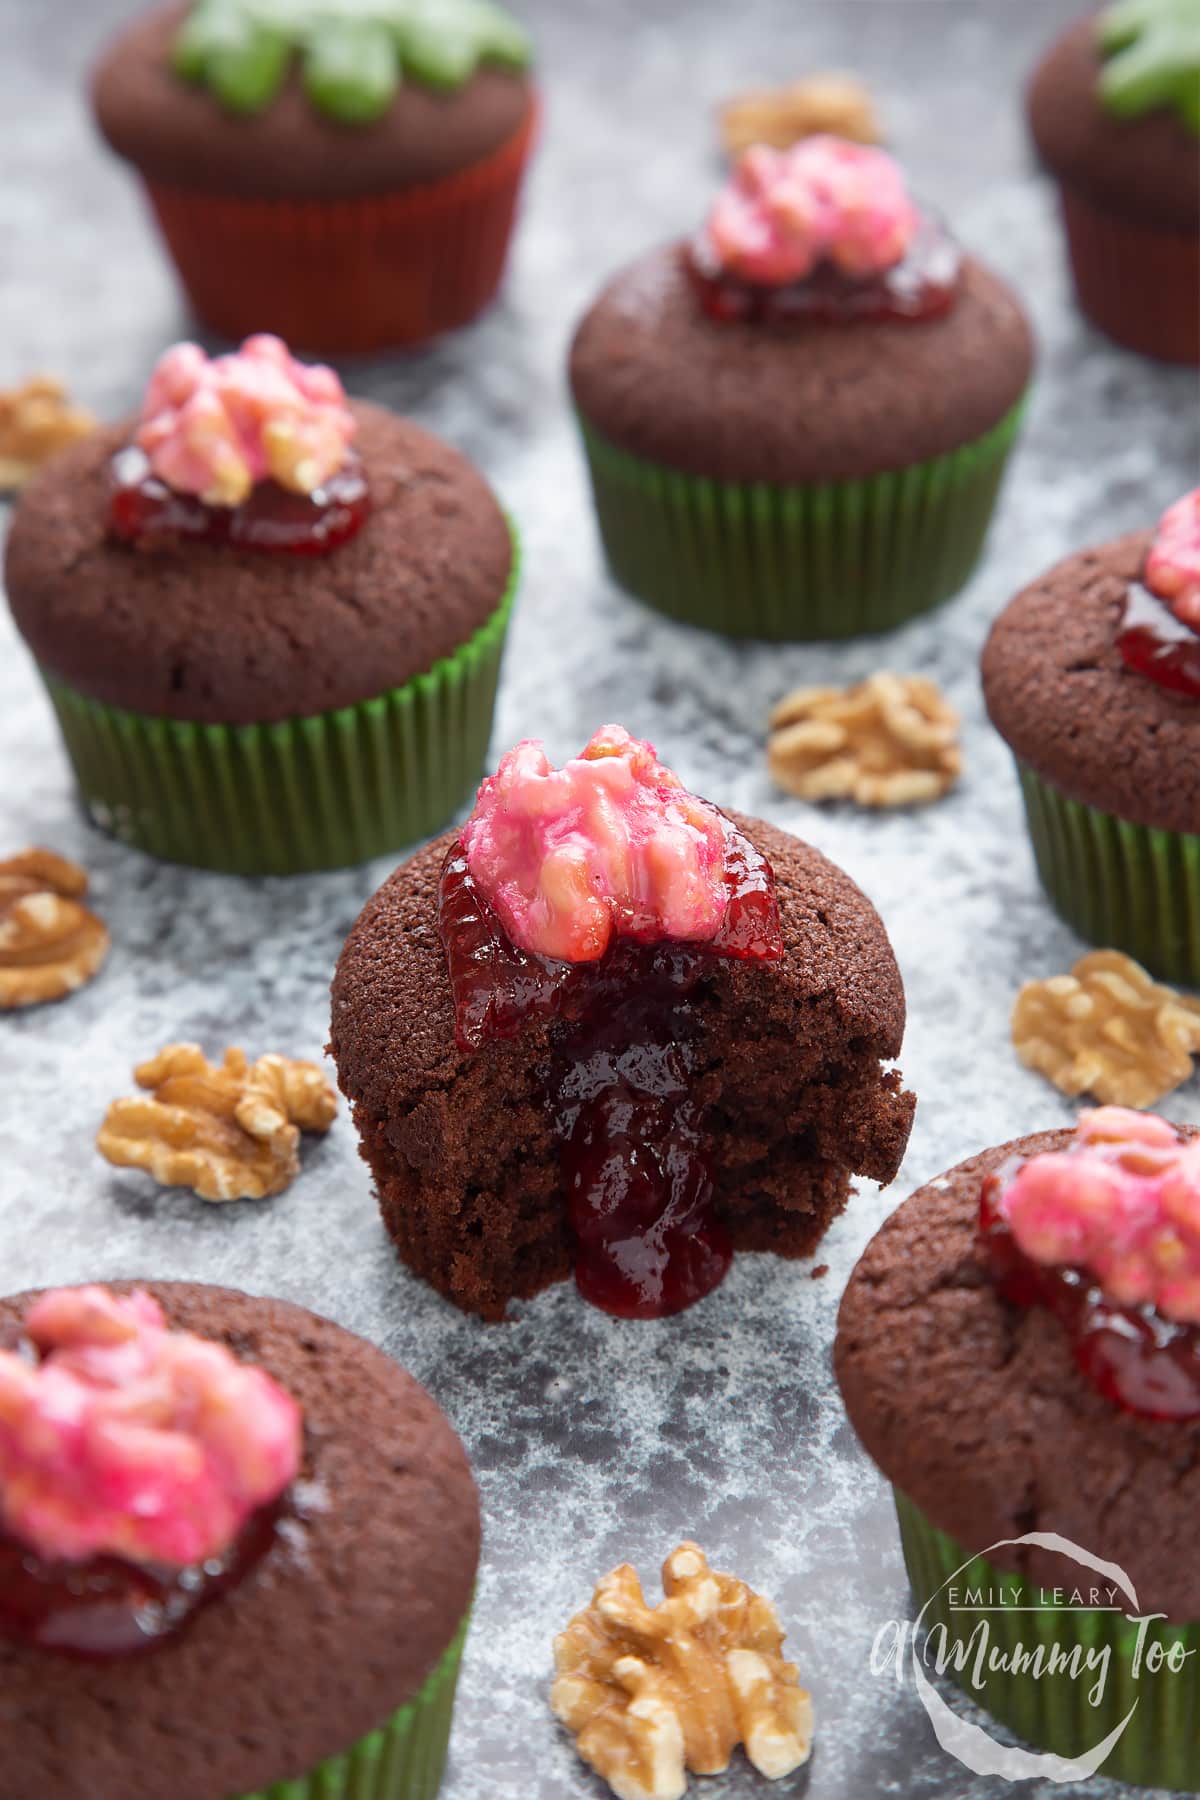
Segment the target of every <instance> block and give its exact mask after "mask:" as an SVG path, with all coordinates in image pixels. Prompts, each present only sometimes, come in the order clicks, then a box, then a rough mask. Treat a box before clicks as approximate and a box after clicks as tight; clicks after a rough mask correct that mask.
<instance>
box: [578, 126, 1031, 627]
mask: <svg viewBox="0 0 1200 1800" xmlns="http://www.w3.org/2000/svg"><path fill="white" fill-rule="evenodd" d="M1032 368H1033V343H1032V337H1031V334H1030V328H1029V325H1028V322H1027V320H1026V318H1025V314H1024V312H1023V310H1022V308H1021V305H1020V303H1019V301H1018V300H1017V298H1016V296H1015V295H1014V294H1013V292H1012V291H1011V289H1010V288H1009V287H1008V286H1007V285H1006V284H1005V283H1004V282H1003V281H1001V280H1000V279H999V278H998V277H997V276H995V275H993V274H991V273H990V272H989V271H988V270H987V269H985V268H984V267H983V265H982V264H980V263H978V262H977V261H976V260H975V259H974V258H973V257H971V256H968V255H966V254H964V253H963V251H962V250H961V249H960V248H959V246H958V244H957V243H956V241H955V240H954V238H953V237H952V236H951V235H950V233H949V231H948V230H947V229H946V227H945V226H944V225H943V224H942V223H941V221H940V220H939V219H937V218H936V216H935V215H934V214H932V213H930V212H929V211H927V210H925V209H924V208H922V207H920V206H919V205H918V204H917V203H916V202H915V201H914V199H913V198H912V196H911V194H910V193H909V191H908V187H907V184H906V182H905V179H904V176H903V174H902V172H901V170H900V168H899V166H898V165H897V164H896V163H895V162H894V161H893V159H892V158H891V157H890V156H888V155H887V154H886V153H885V152H883V151H882V150H876V149H873V148H870V147H868V146H864V145H861V144H853V143H848V142H846V141H844V140H842V139H838V138H832V137H827V136H819V137H811V138H808V139H805V140H804V141H802V142H801V143H799V144H797V145H795V146H794V147H793V148H792V149H790V150H784V151H777V150H772V149H769V148H767V147H766V146H764V145H758V146H757V147H755V148H753V149H751V150H748V151H747V152H746V153H745V154H744V155H743V156H742V158H741V159H740V160H739V162H738V165H737V169H736V172H735V175H734V177H733V180H732V182H731V183H730V185H729V186H728V187H727V188H726V189H725V190H724V191H723V192H722V193H721V194H719V195H718V197H717V200H716V202H715V203H714V205H713V207H712V209H711V212H710V213H709V217H708V220H707V222H706V224H705V225H704V227H703V229H702V230H701V231H700V232H699V234H698V235H695V236H693V237H691V238H690V239H686V240H685V241H683V242H682V243H672V244H667V245H665V246H663V247H661V248H659V249H656V250H652V251H651V252H650V253H649V254H648V255H646V256H643V257H641V258H640V259H639V260H638V261H637V262H635V263H633V264H632V265H631V266H630V267H628V268H626V269H624V270H622V271H621V272H620V274H618V275H616V276H615V277H614V278H613V280H612V281H611V282H610V283H609V284H608V286H607V287H606V288H605V289H604V291H603V292H602V293H601V295H600V297H599V299H597V300H596V302H595V303H594V305H593V306H592V307H591V308H590V310H589V311H588V313H587V314H586V315H585V317H584V319H583V321H582V323H581V324H580V326H579V329H578V331H577V332H576V334H575V341H574V344H573V345H572V348H571V356H570V379H571V390H572V393H573V395H574V399H575V405H576V408H577V410H578V414H579V420H580V425H581V427H582V431H583V439H584V447H585V450H586V453H587V458H588V465H589V468H590V471H591V477H592V487H593V492H594V496H595V502H596V511H597V515H598V518H599V523H600V535H601V538H602V540H603V544H604V550H605V554H606V556H607V558H608V562H609V565H610V567H611V569H612V572H613V574H614V575H615V577H616V579H617V580H618V581H619V582H621V584H622V585H623V586H624V587H626V588H628V590H629V591H630V592H631V593H632V594H635V595H637V596H638V598H639V599H642V600H645V601H647V602H648V603H649V604H650V605H651V606H655V607H657V608H658V609H659V610H660V611H662V612H665V613H669V614H670V615H671V616H672V617H673V618H677V619H682V620H684V621H686V622H687V623H690V624H694V625H703V626H707V627H708V628H709V629H711V630H714V631H722V632H726V633H728V634H729V635H730V636H733V637H757V638H770V639H784V640H787V639H792V640H808V639H813V638H843V637H853V636H856V635H858V634H860V633H867V632H879V631H887V630H890V629H891V628H892V627H893V626H896V625H899V624H901V623H903V621H904V620H906V619H909V618H911V617H912V616H913V615H914V614H916V613H919V612H923V611H925V610H926V609H927V608H929V607H931V606H935V605H937V604H938V602H939V601H942V600H945V599H947V598H948V597H949V596H950V595H951V594H953V593H956V592H957V590H958V589H959V588H960V587H961V586H962V585H963V583H964V582H965V581H966V580H967V578H968V576H969V575H970V573H971V570H972V568H973V567H974V564H975V562H976V559H977V558H978V555H979V552H980V549H981V546H982V543H983V539H984V535H985V533H986V531H987V527H988V522H989V520H990V518H991V514H992V509H993V506H994V504H995V500H996V495H997V491H998V488H999V485H1000V480H1001V476H1002V474H1003V471H1004V466H1005V462H1006V460H1007V457H1008V453H1009V450H1010V449H1011V447H1012V444H1013V442H1014V440H1015V437H1016V434H1017V428H1018V424H1019V421H1020V415H1021V409H1022V403H1023V400H1024V397H1025V393H1026V390H1027V388H1028V386H1029V381H1030V376H1031V373H1032Z"/></svg>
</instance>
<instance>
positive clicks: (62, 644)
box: [5, 337, 517, 874]
mask: <svg viewBox="0 0 1200 1800" xmlns="http://www.w3.org/2000/svg"><path fill="white" fill-rule="evenodd" d="M516 573H517V558H516V551H515V546H514V543H513V540H512V536H511V533H510V531H509V528H508V526H507V524H506V522H505V518H504V515H503V513H502V512H501V510H500V507H499V505H498V504H497V502H496V499H495V496H494V495H493V494H492V492H491V490H490V489H489V488H488V486H487V484H486V483H485V482H484V481H483V479H482V477H481V476H480V475H478V474H477V473H476V471H475V470H474V469H473V468H472V467H471V465H470V464H469V463H468V462H467V461H466V460H465V459H464V458H463V457H462V456H460V455H459V454H458V453H457V451H455V450H452V449H450V447H449V446H448V445H446V444H443V443H441V442H440V441H439V440H438V439H437V438H434V437H431V436H430V435H429V433H428V432H425V431H422V430H421V429H420V427H419V426H416V425H413V424H411V423H409V422H408V421H406V420H404V419H400V418H397V417H396V416H395V415H394V414H392V413H390V412H387V411H385V410H384V409H383V408H382V407H378V406H371V405H368V404H367V403H365V402H362V401H352V402H347V401H346V398H345V395H344V394H343V392H342V389H341V384H340V383H339V382H338V379H337V377H336V376H335V375H334V374H333V372H332V370H329V369H323V368H319V367H307V366H304V365H302V364H300V363H297V362H294V361H293V360H292V358H291V357H290V356H289V354H288V352H287V350H286V348H285V346H284V345H283V344H282V343H281V342H280V341H279V340H278V339H276V338H269V337H255V338H250V339H248V340H247V342H246V343H245V344H244V345H243V347H242V349H241V350H240V351H239V352H238V353H237V354H236V355H230V356H225V357H219V358H217V359H215V360H213V361H211V362H210V361H209V360H208V359H207V358H206V357H205V355H204V353H203V352H202V351H201V350H199V349H197V348H196V346H195V345H191V344H182V345H177V346H176V347H175V348H174V349H173V350H170V351H168V352H167V354H166V355H165V356H164V357H163V358H162V360H161V362H160V363H159V365H158V367H157V369H156V370H155V373H154V376H153V378H152V380H151V382H150V386H149V388H148V390H147V394H146V400H145V403H144V405H143V408H142V413H141V417H140V419H138V420H134V421H126V422H125V423H124V424H121V425H116V426H113V427H111V428H110V429H107V430H102V431H100V432H97V433H96V434H95V435H94V436H93V437H91V438H88V439H86V440H85V441H84V442H82V443H80V444H78V445H75V446H74V447H72V448H71V449H70V450H68V451H66V452H65V453H64V454H63V455H61V456H59V457H57V458H55V459H54V461H53V462H52V463H50V464H48V465H47V467H46V468H45V469H44V470H42V471H41V473H40V474H39V475H38V477H37V478H36V480H35V481H33V482H32V483H31V484H30V486H29V487H28V488H27V489H26V491H25V493H24V494H23V495H22V498H21V501H20V504H19V506H18V508H17V513H16V517H15V519H14V522H13V527H12V531H11V534H10V536H9V540H8V548H7V557H6V566H5V575H6V582H7V589H8V598H9V604H10V606H11V607H12V611H13V616H14V618H15V619H16V622H17V626H18V629H19V630H20V631H21V633H22V635H23V637H24V638H25V640H26V642H27V643H28V645H29V648H30V650H31V651H32V652H33V655H34V658H35V659H36V661H37V664H38V667H39V669H40V671H41V673H42V676H43V678H44V679H45V682H46V685H47V687H48V689H49V692H50V698H51V700H52V701H53V703H54V707H55V711H56V712H57V715H58V720H59V724H60V726H61V727H62V731H63V735H64V738H65V740H66V745H67V750H68V753H69V755H70V757H71V761H72V763H73V765H74V769H75V775H76V778H77V780H78V782H79V786H80V789H81V791H82V794H83V799H84V802H85V804H86V806H87V808H88V810H89V812H90V813H91V816H92V818H93V819H94V820H95V821H96V822H97V823H98V824H100V825H102V826H104V827H105V828H106V829H108V830H111V831H113V832H114V833H115V834H116V835H117V836H119V837H121V838H123V839H124V840H125V841H126V842H128V843H131V844H135V845H137V846H138V847H139V848H140V849H143V850H148V851H150V852H151V853H152V854H153V855H156V856H162V857H166V858H168V859H169V860H171V861H175V862H186V863H193V864H196V865H197V866H200V867H203V868H210V869H226V870H231V871H234V872H237V873H240V874H289V873H292V872H295V871H298V870H304V869H321V868H334V867H338V866H340V865H343V864H347V863H354V862H361V861H363V860H365V859H366V858H367V857H371V856H376V855H378V854H379V853H380V852H383V851H387V850H394V849H398V848H399V847H401V846H402V845H404V844H408V843H412V842H414V841H415V840H417V839H419V838H422V837H425V836H427V835H428V834H429V832H431V831H434V830H436V829H437V828H438V827H439V826H441V825H442V824H444V823H445V821H446V820H447V819H448V818H449V817H450V816H451V815H452V814H453V812H454V811H455V809H456V807H458V806H460V805H461V804H462V802H463V801H464V800H466V799H467V798H468V796H469V794H470V792H471V788H472V786H473V785H474V783H475V781H476V780H477V778H478V773H479V770H480V768H481V766H482V763H483V758H484V754H485V752H486V749H487V742H488V737H489V734H490V731H491V719H492V706H493V702H494V700H495V692H496V682H497V679H498V675H499V665H500V655H501V651H502V648H503V642H504V635H505V630H506V627H507V623H508V615H509V611H510V607H511V601H512V594H513V591H514V588H515V583H516Z"/></svg>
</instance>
